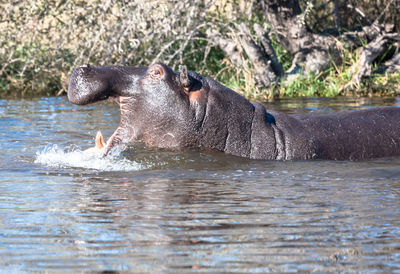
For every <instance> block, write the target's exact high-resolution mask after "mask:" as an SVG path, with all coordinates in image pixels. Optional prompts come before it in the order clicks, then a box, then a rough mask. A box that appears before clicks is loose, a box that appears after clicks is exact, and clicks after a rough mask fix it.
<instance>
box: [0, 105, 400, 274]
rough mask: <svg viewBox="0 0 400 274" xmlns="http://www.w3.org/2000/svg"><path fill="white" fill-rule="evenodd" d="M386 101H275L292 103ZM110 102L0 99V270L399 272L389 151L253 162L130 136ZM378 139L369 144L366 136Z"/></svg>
mask: <svg viewBox="0 0 400 274" xmlns="http://www.w3.org/2000/svg"><path fill="white" fill-rule="evenodd" d="M383 105H396V106H399V107H400V100H398V99H397V100H396V99H374V100H372V99H336V100H333V99H307V100H283V101H279V102H275V103H273V104H270V105H268V106H267V107H268V108H270V109H277V110H281V111H285V112H290V113H301V112H310V111H315V112H334V111H346V110H350V109H357V108H368V107H379V106H383ZM118 122H119V110H118V108H117V106H116V105H115V104H112V103H101V104H96V105H92V106H86V107H78V106H73V105H71V104H70V103H68V101H67V100H66V99H65V98H48V99H39V100H0V149H1V154H0V270H1V271H2V272H5V271H11V272H19V271H40V272H41V271H69V272H75V271H103V270H104V271H105V270H110V271H112V270H115V271H135V272H185V273H186V272H190V271H192V272H268V271H273V272H289V271H302V272H304V271H305V272H308V271H319V272H327V271H329V272H337V271H342V272H364V271H370V272H373V271H378V272H400V199H399V195H400V159H399V158H397V159H396V158H395V159H379V160H368V161H361V162H347V161H342V162H335V161H285V162H280V161H252V160H247V159H241V158H237V157H232V156H227V155H223V154H219V153H210V152H201V151H170V150H160V149H149V148H146V147H144V146H143V145H141V144H138V145H136V146H134V147H132V148H130V149H129V150H128V151H126V152H124V153H122V154H118V153H115V154H114V155H112V156H110V157H106V158H99V157H97V156H96V155H88V154H85V153H83V152H82V151H83V150H85V149H87V148H89V147H91V146H93V143H94V140H93V139H94V136H95V134H96V132H97V130H102V132H103V134H104V136H105V137H109V136H110V135H111V134H112V132H113V131H114V129H115V128H116V127H117V125H118ZM377 145H379V144H377Z"/></svg>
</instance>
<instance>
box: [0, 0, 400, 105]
mask: <svg viewBox="0 0 400 274" xmlns="http://www.w3.org/2000/svg"><path fill="white" fill-rule="evenodd" d="M303 2H304V3H305V2H307V1H303ZM312 2H323V1H312ZM328 2H330V1H328ZM364 2H366V3H368V2H371V1H366V0H365V1H363V3H364ZM330 3H331V2H330ZM374 3H375V2H374ZM255 5H256V1H245V0H218V1H204V2H203V1H195V2H194V3H193V1H189V0H184V1H178V2H176V1H169V0H152V1H139V0H136V1H108V2H107V3H104V1H101V0H90V1H86V2H85V1H78V0H66V1H60V2H58V1H48V0H33V1H28V2H26V1H20V2H15V3H8V2H7V1H5V2H4V3H0V9H1V10H2V13H1V14H0V32H1V33H2V35H1V36H0V98H5V97H31V96H43V95H44V96H54V95H59V94H63V92H65V91H66V89H67V86H68V79H69V75H70V74H71V72H72V70H73V68H74V67H75V66H77V65H79V64H84V63H90V64H93V65H98V66H101V65H107V64H124V65H144V66H147V65H149V64H151V63H153V62H156V61H161V62H165V63H167V64H169V65H170V66H171V67H172V68H174V69H178V67H179V65H180V64H186V65H187V66H188V68H189V69H192V70H195V71H197V72H199V73H202V74H204V75H208V76H211V77H213V78H215V79H217V80H218V81H220V82H222V83H224V84H225V85H227V86H229V87H230V88H232V89H234V90H236V91H238V92H240V93H242V94H243V95H244V96H246V97H248V98H258V99H265V98H273V97H277V96H281V97H285V96H290V97H293V96H338V95H356V96H396V95H398V94H399V91H400V87H399V82H400V75H399V74H398V73H397V74H396V73H394V74H373V76H372V77H370V78H368V79H366V80H365V81H363V82H362V83H361V84H360V85H359V86H356V87H353V88H351V89H347V90H346V91H343V87H344V85H345V84H346V83H348V82H349V80H350V79H351V76H352V69H353V65H354V64H355V63H356V60H357V54H356V51H347V52H345V62H344V63H343V64H342V65H340V66H336V65H334V64H332V66H331V67H330V68H329V69H328V70H326V71H323V72H321V73H319V74H318V75H305V76H302V77H298V78H296V79H294V80H293V81H282V82H281V84H280V83H277V84H276V85H275V86H273V88H270V89H263V88H262V87H259V86H257V83H256V81H255V78H254V76H253V71H252V65H251V63H250V61H248V60H247V59H246V55H245V54H242V56H243V58H244V59H245V62H243V63H244V65H243V66H242V67H235V66H234V65H233V64H232V63H231V61H230V60H229V58H227V56H225V54H224V52H223V51H222V50H221V49H219V48H217V47H215V46H214V45H213V44H212V43H211V42H210V41H209V40H208V39H207V37H206V36H205V35H204V33H205V30H206V29H208V28H210V27H215V26H217V27H218V28H219V30H220V31H221V30H223V31H224V32H225V33H227V34H228V35H232V36H234V35H235V33H234V32H233V31H232V30H231V27H230V26H232V24H233V25H238V24H240V23H247V24H253V23H255V22H257V23H260V24H262V25H263V26H265V18H264V17H263V14H262V13H261V12H260V10H259V8H257V7H255ZM364 6H365V3H364ZM316 11H318V12H319V13H318V14H313V16H309V17H310V19H309V20H310V22H308V23H309V24H310V25H312V26H313V27H314V28H315V29H318V30H319V29H323V28H324V27H326V26H322V25H321V24H317V23H318V22H317V21H318V20H317V21H316V19H315V18H319V17H318V16H320V17H321V18H323V17H324V16H325V17H326V14H325V13H324V12H323V10H322V11H321V10H318V9H316ZM369 12H371V13H373V12H376V10H375V9H371V10H370V11H369ZM331 17H332V16H331ZM331 17H329V18H331ZM326 18H328V17H326ZM329 20H331V19H329ZM329 20H325V21H323V22H327V24H328V23H329V22H330V21H329ZM331 21H332V20H331ZM273 40H274V39H273ZM273 43H274V47H275V50H276V52H277V57H278V59H279V61H280V63H281V64H282V65H283V67H284V69H285V70H287V69H288V68H289V67H290V65H291V61H292V60H291V56H290V55H288V54H287V53H286V52H285V50H284V49H283V47H282V46H280V45H279V44H278V43H277V42H276V41H273ZM381 61H383V60H381ZM378 65H379V64H376V66H377V67H378Z"/></svg>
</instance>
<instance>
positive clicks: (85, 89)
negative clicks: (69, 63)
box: [68, 64, 109, 105]
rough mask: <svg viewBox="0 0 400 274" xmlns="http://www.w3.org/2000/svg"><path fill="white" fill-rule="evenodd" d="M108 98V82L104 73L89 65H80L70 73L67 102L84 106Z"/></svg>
mask: <svg viewBox="0 0 400 274" xmlns="http://www.w3.org/2000/svg"><path fill="white" fill-rule="evenodd" d="M108 97H109V80H108V77H107V75H106V74H105V73H102V71H101V70H98V69H97V68H96V67H94V66H91V65H89V64H86V65H81V66H78V67H76V68H75V70H74V71H73V72H72V75H71V79H70V82H69V86H68V100H69V101H70V102H71V103H73V104H77V105H86V104H90V103H93V102H96V101H100V100H104V99H107V98H108Z"/></svg>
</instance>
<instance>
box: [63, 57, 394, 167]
mask: <svg viewBox="0 0 400 274" xmlns="http://www.w3.org/2000/svg"><path fill="white" fill-rule="evenodd" d="M110 97H111V98H114V99H115V101H116V102H117V103H118V104H119V105H120V110H121V120H120V124H119V126H118V128H117V129H116V131H115V132H114V134H113V135H112V136H111V137H110V139H109V140H108V142H107V145H106V148H105V152H104V153H105V154H108V153H109V152H110V150H111V149H112V148H113V147H116V146H122V145H124V144H129V143H132V142H134V141H143V142H145V143H146V144H147V145H149V146H156V147H161V148H201V149H210V150H216V151H221V152H225V153H228V154H232V155H236V156H241V157H248V158H253V159H278V160H291V159H332V160H346V159H349V160H358V159H366V158H378V157H392V156H400V108H396V107H387V108H375V109H370V110H361V111H351V112H339V113H332V114H324V115H319V114H303V115H288V114H283V113H280V112H276V111H267V110H266V109H265V107H264V106H263V105H261V104H258V103H251V102H249V101H248V100H246V99H245V98H244V97H242V96H240V95H239V94H237V93H236V92H234V91H233V90H231V89H229V88H227V87H225V86H223V85H221V84H220V83H219V82H217V81H215V80H213V79H211V78H209V77H203V76H201V75H199V74H197V73H195V72H193V71H187V70H186V68H183V69H182V71H181V72H179V73H176V72H174V71H172V69H171V68H169V67H168V66H166V65H164V64H161V63H157V64H154V65H152V66H150V67H128V66H108V67H93V66H90V65H84V66H80V67H77V68H76V69H75V70H74V72H73V73H72V76H71V81H70V84H69V89H68V99H69V100H70V102H71V103H74V104H78V105H85V104H89V103H93V102H97V101H100V100H105V99H107V98H110Z"/></svg>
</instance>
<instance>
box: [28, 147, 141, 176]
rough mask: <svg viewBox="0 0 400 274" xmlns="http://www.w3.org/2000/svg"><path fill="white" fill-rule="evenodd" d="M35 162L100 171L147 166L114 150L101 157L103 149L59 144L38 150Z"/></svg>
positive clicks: (57, 166)
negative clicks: (60, 145)
mask: <svg viewBox="0 0 400 274" xmlns="http://www.w3.org/2000/svg"><path fill="white" fill-rule="evenodd" d="M35 163H37V164H42V165H46V166H49V167H54V168H71V167H75V168H84V169H94V170H100V171H136V170H142V169H146V168H148V167H147V166H145V165H143V164H141V163H137V162H134V161H130V160H128V159H126V158H124V157H122V156H121V155H120V153H119V152H118V151H114V152H112V153H110V155H107V156H106V157H101V151H91V152H88V151H83V150H81V149H79V148H76V147H74V148H66V149H63V148H61V147H59V146H58V145H50V146H46V147H45V148H44V149H43V150H41V151H37V152H36V158H35Z"/></svg>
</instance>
